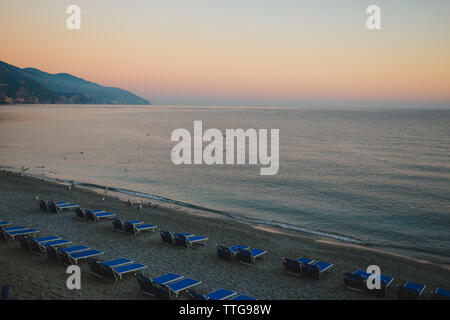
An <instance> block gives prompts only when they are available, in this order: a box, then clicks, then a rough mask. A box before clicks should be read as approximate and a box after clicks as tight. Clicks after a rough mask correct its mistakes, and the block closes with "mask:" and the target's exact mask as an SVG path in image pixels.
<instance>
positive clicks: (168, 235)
mask: <svg viewBox="0 0 450 320" xmlns="http://www.w3.org/2000/svg"><path fill="white" fill-rule="evenodd" d="M40 207H41V209H42V210H48V211H51V212H61V211H63V210H65V209H75V211H76V213H77V216H79V217H80V218H83V219H88V220H92V221H100V219H102V218H112V217H114V216H115V214H114V213H110V212H106V211H104V210H83V209H81V208H79V206H78V205H74V204H70V203H67V202H45V201H40ZM112 223H113V228H114V229H115V230H119V231H122V232H127V233H130V234H135V235H137V234H139V233H140V232H141V231H144V230H151V231H152V232H154V231H155V229H156V228H157V227H156V226H154V225H151V224H145V223H144V222H142V221H125V222H122V221H121V220H119V219H113V220H112ZM10 225H11V223H10V222H7V221H0V236H1V237H2V238H4V239H5V240H9V239H12V240H14V238H15V237H18V236H20V242H21V245H22V247H24V248H27V249H30V250H31V251H33V252H34V253H36V254H40V255H43V254H47V255H48V257H49V259H55V260H61V261H62V262H64V263H65V264H66V265H70V264H77V263H78V262H79V261H81V260H87V261H88V264H89V266H90V268H91V271H92V273H93V274H95V275H97V276H100V277H103V278H106V279H110V280H113V281H116V280H118V279H121V278H122V276H123V275H124V274H127V273H134V274H135V276H136V279H137V281H138V283H139V286H140V287H141V290H142V291H143V292H144V293H147V294H152V295H155V296H156V297H157V298H160V299H172V298H176V297H177V296H178V295H179V294H180V293H181V292H187V294H188V296H189V297H190V299H194V300H223V299H231V300H251V299H253V298H251V297H248V296H245V295H240V294H237V293H236V292H233V291H230V290H227V289H218V290H215V291H213V292H210V293H207V294H200V293H197V292H196V291H194V290H193V289H192V288H193V287H195V286H197V285H199V284H201V282H200V281H197V280H194V279H191V278H185V277H183V276H179V275H176V274H173V273H168V274H165V275H162V276H159V277H156V278H153V279H150V278H148V277H146V276H144V275H142V274H138V273H136V272H137V271H138V270H141V269H144V268H146V267H147V266H145V265H142V264H139V263H134V262H133V261H131V260H128V259H125V258H119V259H114V260H108V261H103V262H100V261H99V260H98V259H97V258H94V257H96V256H99V255H101V254H103V252H101V251H98V250H95V249H91V248H89V247H86V246H82V245H78V246H72V247H65V248H64V246H66V245H68V244H70V243H71V242H70V241H68V240H65V239H61V238H59V237H56V236H50V237H42V238H32V237H31V235H34V234H36V233H38V232H39V231H37V230H34V229H30V228H27V227H22V226H13V227H10ZM160 235H161V239H162V241H163V242H166V243H171V244H177V245H179V246H182V247H185V248H190V247H192V246H193V245H195V244H203V245H205V244H206V242H207V240H208V238H207V237H204V236H198V235H193V234H190V233H172V232H168V231H163V230H161V231H160ZM266 253H267V251H265V250H261V249H257V248H250V247H248V246H245V245H234V246H230V247H226V246H217V255H218V257H219V258H221V259H225V260H228V261H232V260H233V259H236V258H237V259H238V260H239V261H240V262H241V263H244V264H248V265H252V264H254V263H255V262H256V259H257V258H264V255H265V254H266ZM282 263H283V266H284V269H285V271H286V272H288V273H291V274H295V275H300V276H304V277H308V278H313V279H317V280H318V279H320V278H321V277H322V275H323V274H324V273H325V272H326V271H328V270H329V269H330V268H331V267H332V266H333V264H331V263H328V262H323V261H317V260H314V259H310V258H305V257H300V258H297V259H295V260H294V259H289V258H283V259H282ZM369 276H370V274H369V273H367V272H365V271H363V270H356V271H354V272H343V278H344V284H345V286H346V287H347V288H349V289H353V290H357V291H361V292H366V293H370V294H378V295H384V294H385V293H386V290H387V288H388V287H389V286H390V285H391V284H392V282H393V281H394V278H393V277H390V276H386V275H381V276H380V283H381V287H380V289H374V290H369V289H368V288H367V284H366V281H367V278H368V277H369ZM425 288H426V286H425V285H422V284H417V283H413V282H410V281H409V282H406V283H405V284H404V285H403V286H402V287H399V290H398V296H399V298H401V299H419V298H420V297H421V296H422V294H423V292H424V290H425ZM433 298H435V299H450V290H445V289H442V288H437V289H436V290H435V291H434V292H433Z"/></svg>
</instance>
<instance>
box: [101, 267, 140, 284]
mask: <svg viewBox="0 0 450 320" xmlns="http://www.w3.org/2000/svg"><path fill="white" fill-rule="evenodd" d="M145 268H147V266H146V265H143V264H140V263H131V264H126V265H121V266H117V267H109V266H105V269H104V272H103V276H104V277H105V278H107V279H109V280H112V281H117V280H119V279H122V277H123V276H124V275H125V274H127V273H131V272H134V273H136V271H139V270H142V269H145Z"/></svg>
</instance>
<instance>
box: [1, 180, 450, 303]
mask: <svg viewBox="0 0 450 320" xmlns="http://www.w3.org/2000/svg"><path fill="white" fill-rule="evenodd" d="M36 195H37V196H38V197H39V199H44V200H58V201H59V200H64V201H70V202H73V203H76V204H79V205H80V206H81V207H82V208H90V209H104V210H108V211H112V212H115V213H116V214H117V216H118V218H120V219H122V220H142V221H144V222H146V223H152V224H156V225H157V226H158V227H159V229H162V230H168V231H174V232H190V233H194V234H198V235H204V236H207V237H208V238H209V241H208V243H207V245H206V247H203V246H199V247H194V248H191V249H183V248H179V247H176V246H174V245H172V246H171V245H168V244H164V243H163V242H162V241H161V238H160V236H159V233H158V232H156V233H144V234H141V235H139V236H131V235H126V234H122V233H119V232H116V231H114V230H113V228H112V224H111V222H110V221H109V220H107V221H102V222H99V223H94V222H88V221H81V220H80V219H78V218H77V217H76V215H75V213H74V212H72V211H67V212H63V213H61V214H53V213H49V212H43V211H41V210H40V209H39V205H38V202H37V201H36V200H35V196H36ZM102 198H104V201H102ZM0 220H7V221H10V222H12V223H13V225H23V226H27V227H32V228H35V229H37V230H39V231H40V233H39V236H50V235H56V236H59V237H62V238H64V239H67V240H70V241H72V243H73V244H84V245H87V246H89V247H91V248H95V249H98V250H101V251H103V252H105V254H104V255H103V256H101V260H106V259H113V258H120V257H124V258H129V259H131V260H133V261H135V262H138V263H142V264H145V265H148V268H147V269H145V270H144V272H143V273H144V274H146V275H149V276H152V277H154V276H158V275H161V274H164V273H167V272H174V273H178V274H181V275H184V276H188V277H191V278H194V279H197V280H199V281H202V284H201V285H200V286H198V287H197V291H199V292H201V293H207V292H209V291H212V290H215V289H218V288H226V289H230V290H234V291H236V292H239V293H242V294H246V295H249V296H252V297H255V298H257V299H261V300H265V299H283V300H288V299H289V300H297V299H380V298H374V297H372V296H369V295H366V294H363V293H360V292H355V291H351V290H348V289H346V288H345V287H344V283H343V280H342V272H343V271H354V270H356V269H365V268H366V267H367V266H368V265H372V264H375V265H378V266H380V268H381V271H382V273H383V274H386V275H389V276H392V277H394V278H395V280H394V282H393V284H392V285H391V287H390V290H389V291H388V294H387V296H386V297H385V298H386V299H396V298H397V288H396V285H401V284H403V283H404V282H406V281H408V280H409V281H413V282H417V283H423V284H426V285H427V288H426V289H425V296H428V295H429V293H430V292H431V291H432V290H434V289H435V288H436V287H442V288H450V270H449V266H448V265H438V264H434V263H431V262H429V261H425V260H418V259H412V258H409V257H404V256H401V255H396V254H389V253H385V252H383V251H380V250H376V249H373V248H365V247H362V246H357V245H348V244H345V243H340V242H337V241H330V240H329V239H324V238H320V237H315V236H311V235H307V234H302V233H299V232H293V231H286V230H279V229H276V228H268V227H265V226H258V225H249V224H246V223H243V222H239V221H235V220H232V219H229V218H225V217H218V216H214V215H209V214H208V213H203V212H189V211H188V210H178V209H177V210H172V209H171V208H170V207H167V206H164V204H161V205H160V206H159V207H158V208H156V207H155V206H153V205H149V204H148V203H144V205H143V208H142V210H137V204H133V206H131V207H129V206H127V203H126V202H125V201H123V199H118V198H117V197H115V196H114V195H111V194H101V193H96V192H92V191H89V190H84V189H80V188H73V189H72V190H71V191H69V189H68V187H67V186H64V185H60V184H56V183H52V182H48V181H44V180H40V179H36V178H32V177H27V176H20V175H19V174H17V173H11V172H7V171H2V172H1V173H0ZM217 244H220V245H234V244H245V245H248V246H250V247H256V248H261V249H265V250H267V251H268V253H267V254H266V258H265V259H264V260H262V261H258V262H257V263H256V264H255V265H254V266H252V267H248V266H245V265H242V264H239V263H238V262H236V261H234V262H227V261H223V260H219V259H218V258H217V254H216V245H217ZM283 256H284V257H291V258H297V257H301V256H304V257H310V258H314V259H318V260H322V261H327V262H330V263H333V264H334V266H333V267H332V268H331V269H330V270H329V272H327V274H326V275H325V276H324V277H323V278H322V279H321V280H319V281H314V280H308V279H304V278H299V277H294V276H291V275H287V274H285V273H284V272H283V267H282V264H281V258H282V257H283ZM80 267H81V270H82V279H81V281H82V288H81V290H69V289H67V287H66V279H67V276H68V275H67V274H66V273H65V267H64V266H63V264H61V263H54V262H50V261H48V260H47V258H46V257H45V256H37V255H34V254H32V253H31V252H27V251H25V250H23V249H22V248H21V247H20V245H19V242H18V241H8V242H6V241H0V285H2V284H8V285H9V288H10V296H11V298H14V299H152V297H150V296H146V295H143V294H141V292H140V290H139V287H138V284H137V281H136V279H135V278H134V277H133V276H132V275H126V276H125V278H124V279H123V280H120V281H118V282H117V283H112V282H109V281H105V280H101V279H99V278H97V277H94V276H93V275H91V274H90V270H89V267H88V265H87V264H86V263H81V264H80ZM181 298H183V297H181Z"/></svg>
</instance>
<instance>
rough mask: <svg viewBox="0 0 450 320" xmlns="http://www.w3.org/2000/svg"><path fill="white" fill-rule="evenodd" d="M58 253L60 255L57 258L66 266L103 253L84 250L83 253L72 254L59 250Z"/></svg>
mask: <svg viewBox="0 0 450 320" xmlns="http://www.w3.org/2000/svg"><path fill="white" fill-rule="evenodd" d="M59 253H60V254H59V257H60V258H61V260H62V261H63V263H65V264H66V265H71V264H77V263H78V261H80V260H83V259H87V258H90V257H96V256H99V255H101V254H104V252H102V251H99V250H95V249H86V250H83V251H77V252H73V253H67V251H64V250H60V252H59Z"/></svg>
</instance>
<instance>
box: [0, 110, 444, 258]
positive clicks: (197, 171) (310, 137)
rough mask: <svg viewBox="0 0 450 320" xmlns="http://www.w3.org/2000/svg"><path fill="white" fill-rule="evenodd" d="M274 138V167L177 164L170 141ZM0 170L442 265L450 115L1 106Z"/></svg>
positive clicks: (408, 111) (435, 111) (398, 111)
mask: <svg viewBox="0 0 450 320" xmlns="http://www.w3.org/2000/svg"><path fill="white" fill-rule="evenodd" d="M195 120H202V121H203V128H204V130H206V129H208V128H218V129H220V130H222V132H224V133H225V129H227V128H229V129H232V128H243V129H248V128H255V129H262V128H266V129H279V130H280V169H279V172H278V174H277V175H274V176H261V175H260V174H259V168H260V166H259V165H213V166H208V165H181V166H176V165H174V164H173V163H172V161H171V159H170V154H171V150H172V148H173V146H174V145H175V144H176V143H175V142H172V141H171V140H170V137H171V133H172V131H173V130H175V129H177V128H185V129H188V130H189V131H191V132H192V131H193V123H194V121H195ZM0 166H2V167H6V168H16V169H17V168H21V167H25V168H28V170H27V172H29V173H33V174H42V175H46V176H49V177H52V178H59V179H70V180H74V181H78V182H83V183H90V184H96V185H104V186H109V187H110V188H121V189H126V190H134V191H138V192H141V193H144V194H145V195H147V196H149V197H161V199H163V200H165V201H174V202H175V203H178V204H180V205H186V206H196V207H202V208H209V209H211V210H213V211H214V212H218V213H222V214H226V215H229V216H232V217H235V218H237V219H243V220H248V221H255V222H259V223H265V224H268V225H277V226H281V227H283V228H289V229H297V230H302V231H306V232H310V233H315V234H321V235H323V236H326V237H331V238H335V239H341V240H344V241H349V242H354V243H361V244H365V245H368V246H372V247H376V248H382V249H387V250H392V251H396V252H401V253H404V254H409V255H413V256H415V257H423V258H427V259H431V260H433V261H439V262H443V263H450V110H427V109H360V110H357V109H341V110H325V109H308V108H276V107H272V108H254V107H252V108H249V107H229V108H225V107H162V106H151V107H136V106H70V105H27V106H23V105H22V106H18V105H17V106H2V107H0Z"/></svg>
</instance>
